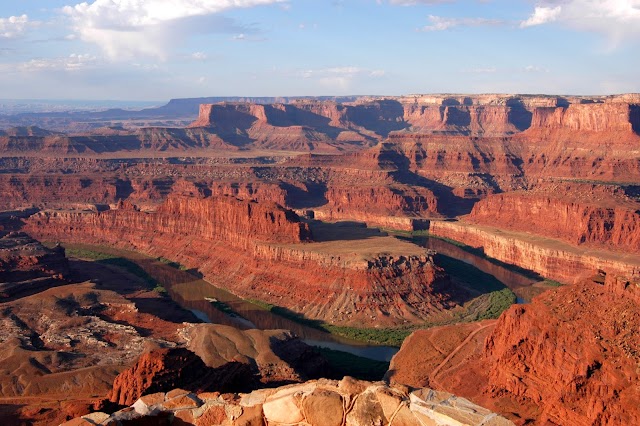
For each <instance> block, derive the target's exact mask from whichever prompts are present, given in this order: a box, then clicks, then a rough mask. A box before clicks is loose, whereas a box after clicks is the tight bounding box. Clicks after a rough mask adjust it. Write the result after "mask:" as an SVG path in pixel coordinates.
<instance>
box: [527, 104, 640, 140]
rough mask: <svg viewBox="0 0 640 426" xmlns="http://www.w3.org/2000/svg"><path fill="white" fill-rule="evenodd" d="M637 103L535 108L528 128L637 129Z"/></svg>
mask: <svg viewBox="0 0 640 426" xmlns="http://www.w3.org/2000/svg"><path fill="white" fill-rule="evenodd" d="M639 125H640V106H638V105H633V104H628V103H605V104H574V105H569V106H568V107H566V108H565V107H557V108H544V107H540V108H536V109H535V110H534V111H533V117H532V119H531V130H532V131H536V130H543V131H552V130H558V129H562V130H570V131H573V132H578V133H577V134H579V132H625V133H632V132H636V133H637V132H638V130H639V129H640V127H639Z"/></svg>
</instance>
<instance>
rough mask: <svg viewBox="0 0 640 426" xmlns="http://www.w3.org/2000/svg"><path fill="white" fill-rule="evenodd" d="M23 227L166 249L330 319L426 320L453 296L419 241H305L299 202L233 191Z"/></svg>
mask: <svg viewBox="0 0 640 426" xmlns="http://www.w3.org/2000/svg"><path fill="white" fill-rule="evenodd" d="M25 229H28V230H30V231H31V232H33V233H34V234H35V235H38V236H39V237H40V238H45V239H49V240H57V241H69V242H83V243H89V244H105V245H113V246H117V247H122V248H127V249H132V250H136V251H141V252H144V253H148V254H151V255H153V256H163V257H166V258H169V259H172V260H175V261H177V262H180V263H181V264H183V265H186V266H188V267H192V268H197V269H198V270H199V271H201V272H202V273H203V274H204V275H205V276H206V277H207V279H208V280H209V281H210V282H211V283H213V284H214V285H216V286H218V287H222V288H226V289H228V290H230V291H232V292H234V293H236V294H238V295H240V296H242V297H245V298H254V299H260V300H266V301H268V302H269V303H272V304H276V305H278V306H284V307H286V308H288V309H290V310H292V311H295V312H301V313H304V314H305V315H307V316H309V317H311V318H317V319H323V320H326V321H329V322H332V323H342V324H352V325H353V324H358V325H360V326H362V325H364V324H371V325H373V324H378V325H380V324H388V325H395V324H399V323H403V322H405V321H412V322H420V321H423V320H424V319H425V318H428V317H429V316H430V315H432V314H434V313H435V312H438V311H439V310H441V309H445V308H447V307H450V306H453V305H454V303H453V302H452V301H451V297H450V295H449V292H450V290H449V289H448V285H449V281H448V280H447V278H446V275H445V274H444V273H443V271H442V270H441V269H440V268H438V267H437V266H436V265H434V263H433V260H432V259H431V258H430V257H429V256H426V255H425V252H424V250H423V249H421V248H419V247H417V246H414V245H412V244H409V243H402V242H398V241H395V240H393V239H392V238H391V237H385V238H389V240H387V241H388V243H389V244H395V246H396V247H397V245H398V244H406V245H408V247H404V246H403V248H402V252H403V254H405V255H403V256H396V257H394V256H393V255H386V254H375V253H374V254H366V255H361V253H360V252H361V251H363V250H364V251H365V252H366V249H367V247H369V246H370V243H369V242H368V241H367V240H363V241H362V242H349V243H348V244H347V247H349V248H343V247H342V246H343V245H344V244H339V243H340V242H331V241H330V242H326V243H316V244H299V243H300V242H303V241H306V240H308V239H309V235H310V234H309V228H308V227H307V225H306V224H303V223H300V222H298V219H297V216H295V214H294V213H293V212H291V211H287V210H284V209H282V208H279V207H277V206H275V205H266V206H265V205H263V204H261V203H254V202H245V201H239V200H237V199H235V198H232V197H220V198H217V197H216V198H202V199H196V198H189V197H181V196H172V197H170V198H169V199H168V200H167V201H166V202H165V203H164V204H163V205H161V206H160V207H159V208H158V210H157V211H155V212H142V211H139V210H137V209H136V208H134V206H132V205H131V204H130V203H121V205H120V208H118V209H116V210H111V211H106V212H101V213H92V212H83V213H77V212H60V211H45V212H41V213H39V214H36V215H34V216H32V217H31V218H30V219H28V220H27V223H26V226H25ZM379 244H384V242H382V241H381V242H380V243H379ZM383 250H384V251H385V252H387V251H388V250H386V247H385V249H383ZM407 250H408V252H406V253H405V251H407Z"/></svg>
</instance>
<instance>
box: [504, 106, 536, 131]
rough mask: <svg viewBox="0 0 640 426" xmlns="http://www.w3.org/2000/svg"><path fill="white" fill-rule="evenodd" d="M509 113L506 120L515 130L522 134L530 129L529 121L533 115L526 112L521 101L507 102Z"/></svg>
mask: <svg viewBox="0 0 640 426" xmlns="http://www.w3.org/2000/svg"><path fill="white" fill-rule="evenodd" d="M507 106H508V107H509V112H508V115H507V119H508V121H509V122H510V123H512V124H513V125H514V126H516V128H517V129H518V130H519V131H521V132H523V131H525V130H527V129H528V128H529V127H531V120H532V119H533V113H532V112H530V111H529V110H527V108H526V107H525V106H524V103H523V102H522V99H517V98H512V99H509V100H508V101H507Z"/></svg>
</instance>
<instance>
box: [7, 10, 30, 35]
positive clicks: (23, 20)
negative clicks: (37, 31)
mask: <svg viewBox="0 0 640 426" xmlns="http://www.w3.org/2000/svg"><path fill="white" fill-rule="evenodd" d="M28 25H29V17H28V16H27V15H21V16H10V17H8V18H0V38H16V37H19V36H21V35H22V34H24V32H25V31H26V29H27V26H28Z"/></svg>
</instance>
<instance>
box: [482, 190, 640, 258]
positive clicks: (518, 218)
mask: <svg viewBox="0 0 640 426" xmlns="http://www.w3.org/2000/svg"><path fill="white" fill-rule="evenodd" d="M595 192H596V191H595V190H594V191H586V190H585V191H583V194H589V197H592V200H589V199H572V197H571V196H570V195H567V191H563V190H561V189H560V188H558V191H557V192H556V193H555V194H544V193H525V192H515V193H504V194H494V195H490V196H488V197H487V198H485V199H484V200H481V201H479V202H478V203H476V205H475V206H474V207H473V210H472V212H471V215H470V216H469V221H471V222H474V223H479V224H484V225H491V226H496V227H500V228H506V229H511V230H516V231H525V232H532V233H534V234H538V235H544V236H546V237H549V238H558V239H561V240H563V241H566V242H568V243H569V244H573V245H583V244H584V245H588V246H592V247H598V248H604V249H610V250H619V251H624V252H631V253H640V213H639V212H640V205H638V203H634V202H631V201H626V202H623V201H620V202H619V204H618V205H615V204H613V203H611V205H609V206H607V205H602V203H601V204H599V203H598V201H597V196H596V195H595ZM583 198H584V197H583Z"/></svg>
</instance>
